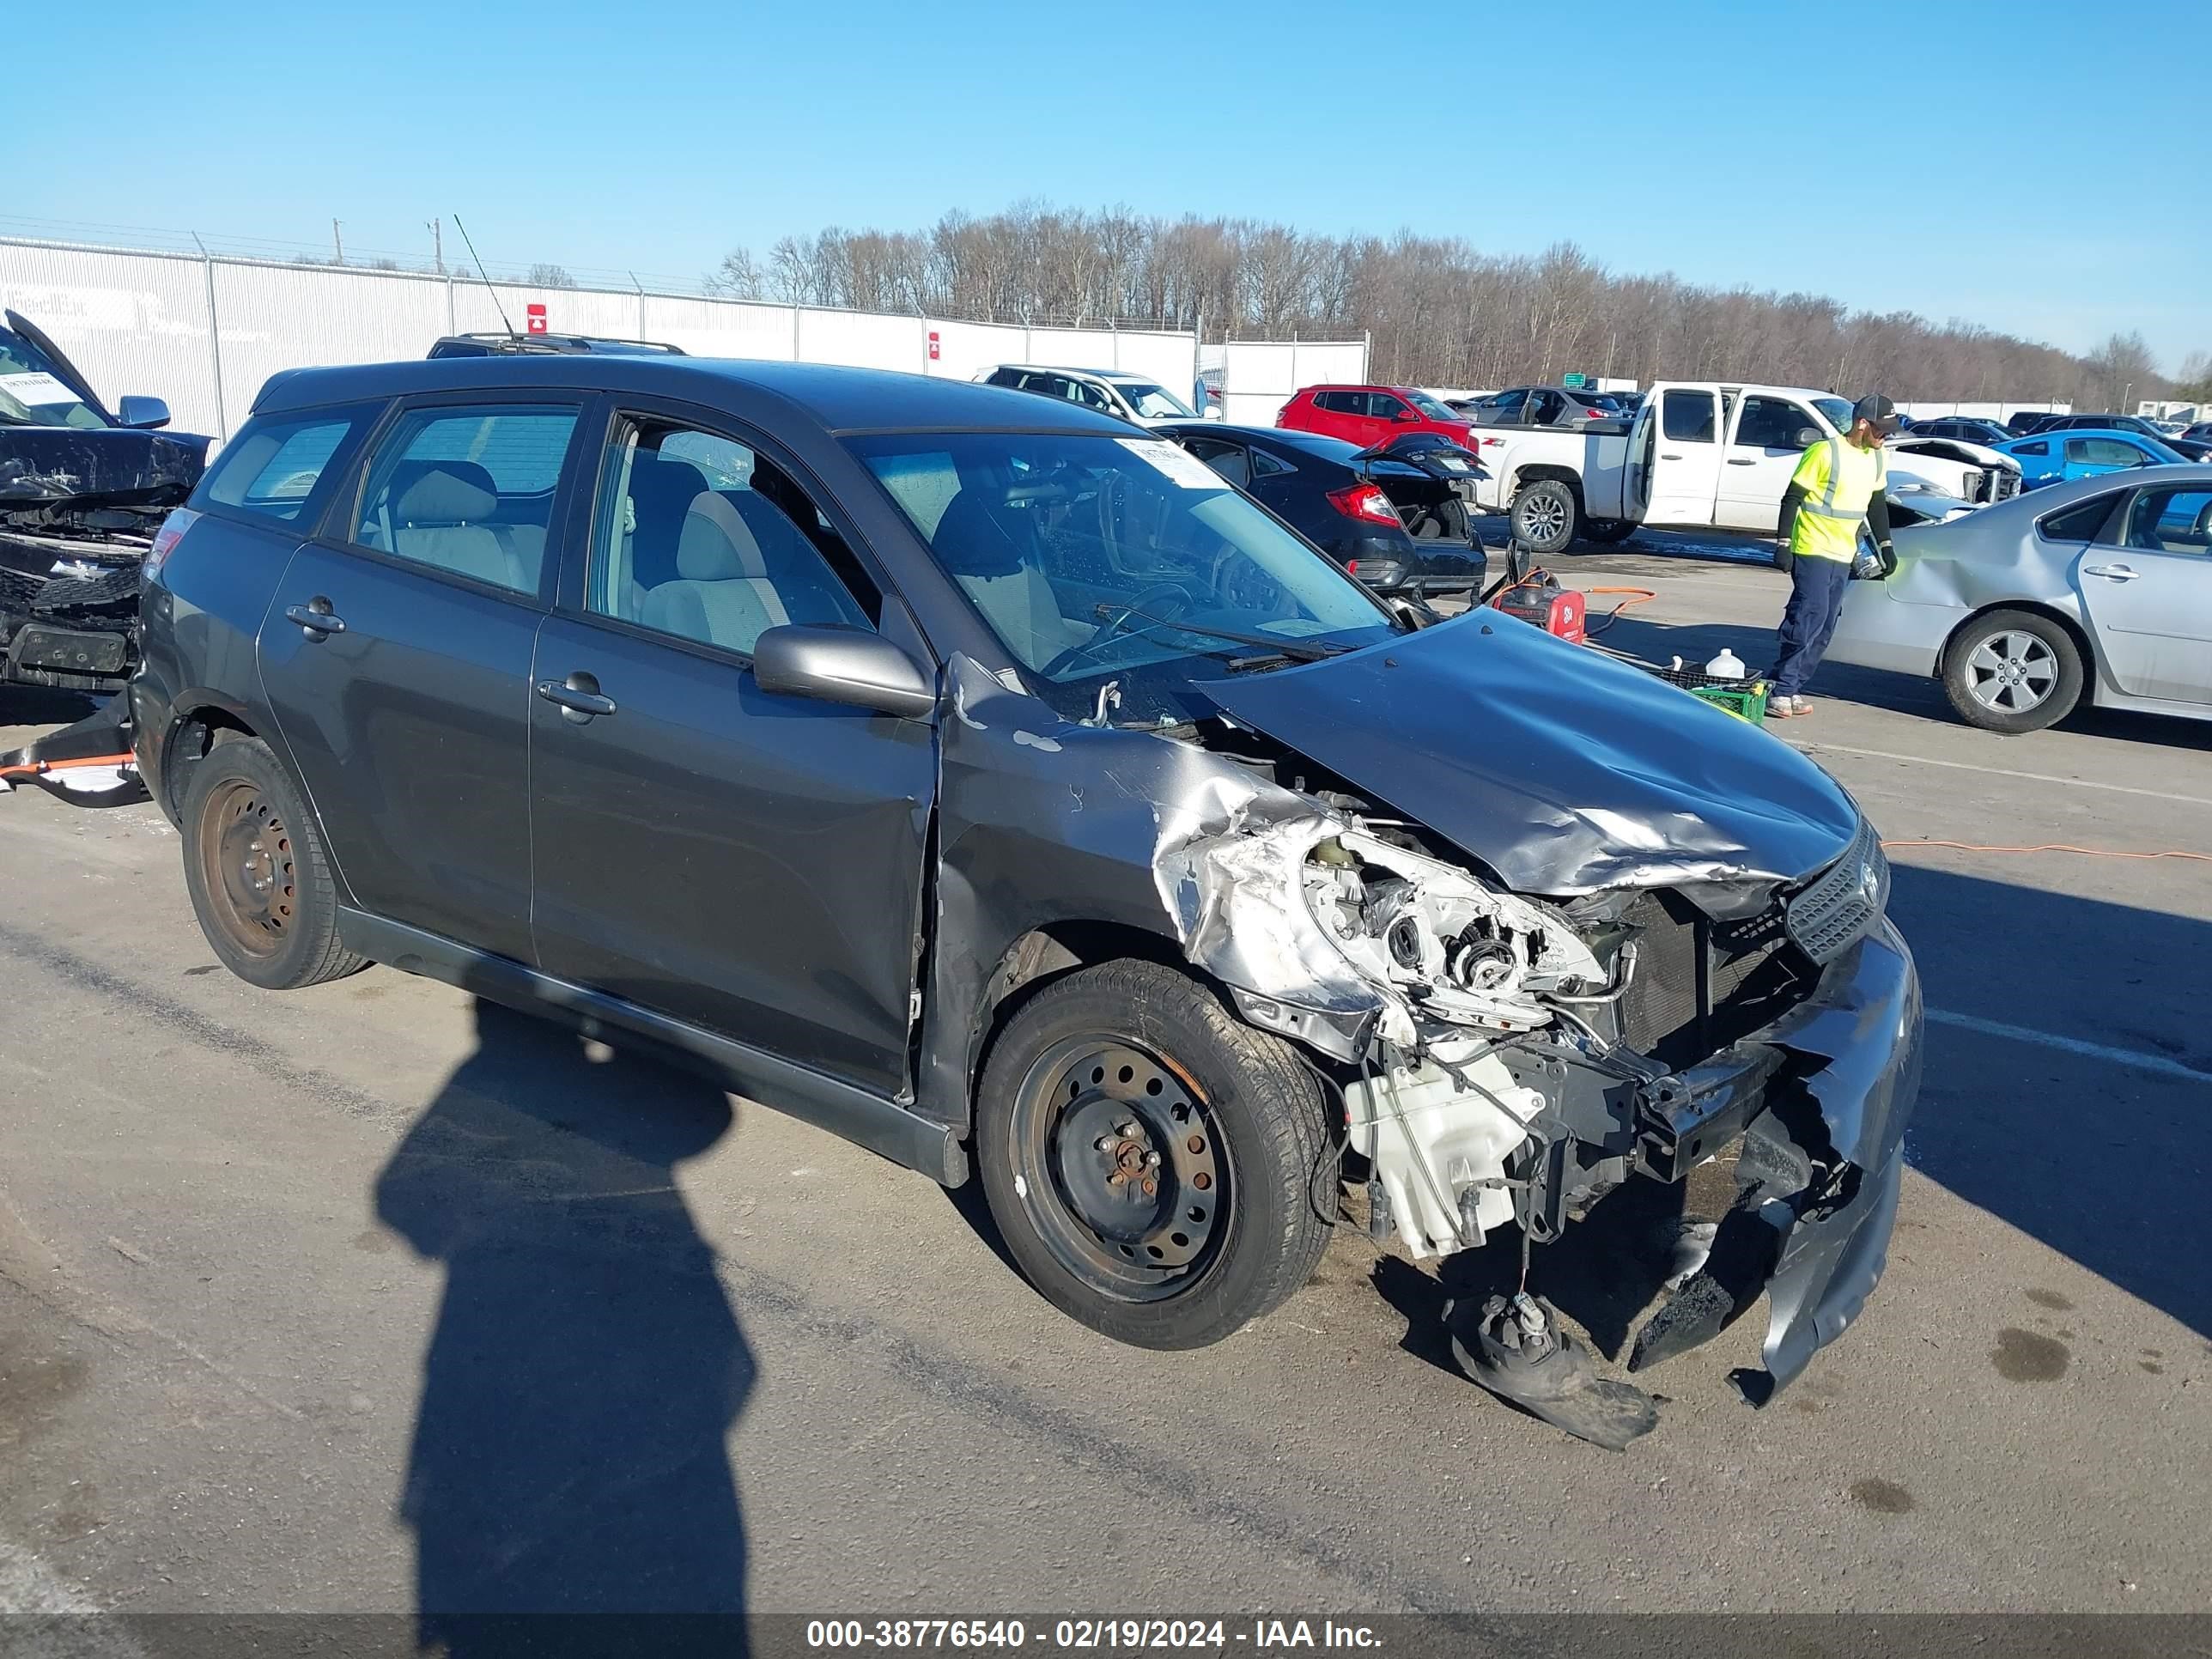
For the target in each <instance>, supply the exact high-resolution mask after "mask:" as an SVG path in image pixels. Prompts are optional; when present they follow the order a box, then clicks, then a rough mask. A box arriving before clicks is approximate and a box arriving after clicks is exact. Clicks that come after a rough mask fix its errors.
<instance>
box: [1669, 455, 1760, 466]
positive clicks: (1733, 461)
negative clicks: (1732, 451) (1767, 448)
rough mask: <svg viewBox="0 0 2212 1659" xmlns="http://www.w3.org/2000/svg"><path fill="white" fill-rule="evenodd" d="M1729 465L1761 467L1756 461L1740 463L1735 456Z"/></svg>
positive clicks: (1730, 459)
mask: <svg viewBox="0 0 2212 1659" xmlns="http://www.w3.org/2000/svg"><path fill="white" fill-rule="evenodd" d="M1667 459H1668V460H1670V461H1671V460H1673V459H1674V457H1673V456H1671V455H1669V456H1668V458H1667ZM1729 465H1730V466H1757V465H1759V463H1758V462H1756V461H1740V460H1737V459H1735V457H1734V456H1733V455H1731V456H1730V457H1729Z"/></svg>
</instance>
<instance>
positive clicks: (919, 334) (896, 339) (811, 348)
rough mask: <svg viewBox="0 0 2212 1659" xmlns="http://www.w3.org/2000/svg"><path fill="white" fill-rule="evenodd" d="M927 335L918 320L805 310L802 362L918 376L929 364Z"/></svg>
mask: <svg viewBox="0 0 2212 1659" xmlns="http://www.w3.org/2000/svg"><path fill="white" fill-rule="evenodd" d="M927 334H928V325H927V324H926V323H924V322H923V320H922V319H921V318H919V317H886V316H882V315H879V314H878V313H873V312H866V311H813V310H808V309H804V308H802V309H801V310H800V312H799V362H802V363H844V364H847V365H848V366H849V367H851V368H901V369H904V370H905V371H906V372H907V373H908V374H921V372H922V371H923V370H924V369H925V368H927V367H928V363H929V342H928V340H927Z"/></svg>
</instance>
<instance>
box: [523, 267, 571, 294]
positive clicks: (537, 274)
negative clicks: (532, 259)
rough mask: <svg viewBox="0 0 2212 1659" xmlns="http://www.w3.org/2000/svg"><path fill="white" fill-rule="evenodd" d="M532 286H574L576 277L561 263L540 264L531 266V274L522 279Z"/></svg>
mask: <svg viewBox="0 0 2212 1659" xmlns="http://www.w3.org/2000/svg"><path fill="white" fill-rule="evenodd" d="M522 280H523V281H524V282H526V283H529V284H530V286H531V287H532V288H574V287H575V286H576V279H575V278H574V276H570V275H569V274H568V272H567V271H566V270H562V268H561V267H560V266H559V265H552V264H542V263H541V264H534V265H532V266H531V267H530V274H529V275H528V276H525V277H524V278H523V279H522Z"/></svg>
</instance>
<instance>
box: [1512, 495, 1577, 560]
mask: <svg viewBox="0 0 2212 1659" xmlns="http://www.w3.org/2000/svg"><path fill="white" fill-rule="evenodd" d="M1511 524H1512V527H1513V538H1514V539H1515V540H1516V541H1517V542H1519V543H1520V544H1522V546H1523V547H1525V548H1527V549H1528V550H1529V551H1530V552H1531V553H1534V555H1536V556H1537V557H1539V558H1551V557H1553V556H1556V555H1558V554H1561V553H1564V552H1565V551H1566V550H1568V549H1569V548H1570V547H1572V546H1573V545H1574V544H1575V538H1577V537H1578V536H1580V535H1581V534H1582V533H1583V503H1582V497H1581V496H1580V495H1577V493H1576V492H1575V489H1574V487H1573V486H1572V485H1571V484H1569V483H1565V482H1564V481H1563V480H1561V479H1559V478H1539V479H1537V480H1536V481H1535V483H1528V484H1523V485H1522V487H1521V488H1520V489H1518V490H1516V492H1515V493H1514V496H1513V507H1512V518H1511Z"/></svg>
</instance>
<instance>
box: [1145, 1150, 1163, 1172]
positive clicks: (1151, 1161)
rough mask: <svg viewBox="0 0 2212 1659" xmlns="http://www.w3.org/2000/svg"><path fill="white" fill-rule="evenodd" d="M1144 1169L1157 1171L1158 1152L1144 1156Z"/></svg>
mask: <svg viewBox="0 0 2212 1659" xmlns="http://www.w3.org/2000/svg"><path fill="white" fill-rule="evenodd" d="M1145 1167H1146V1169H1147V1170H1157V1169H1158V1168H1159V1167H1160V1155H1159V1154H1158V1152H1146V1154H1145Z"/></svg>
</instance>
